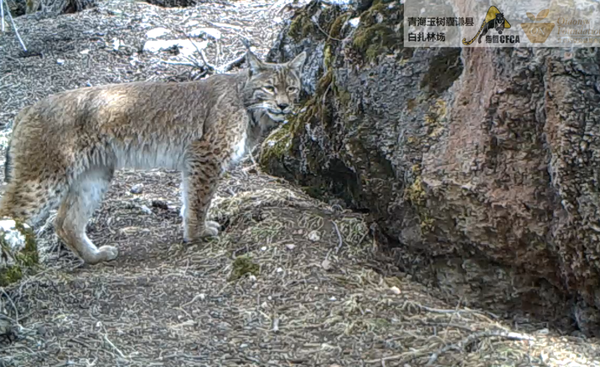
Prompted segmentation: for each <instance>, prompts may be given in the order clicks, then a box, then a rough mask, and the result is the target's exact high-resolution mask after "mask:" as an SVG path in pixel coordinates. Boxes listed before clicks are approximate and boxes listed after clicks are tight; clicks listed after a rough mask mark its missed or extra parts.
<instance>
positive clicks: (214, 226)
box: [206, 220, 221, 231]
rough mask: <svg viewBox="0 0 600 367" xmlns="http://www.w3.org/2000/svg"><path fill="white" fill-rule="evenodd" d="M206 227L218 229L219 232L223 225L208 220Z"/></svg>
mask: <svg viewBox="0 0 600 367" xmlns="http://www.w3.org/2000/svg"><path fill="white" fill-rule="evenodd" d="M206 226H207V227H212V228H216V229H217V231H219V230H221V225H220V224H219V222H215V221H212V220H207V221H206Z"/></svg>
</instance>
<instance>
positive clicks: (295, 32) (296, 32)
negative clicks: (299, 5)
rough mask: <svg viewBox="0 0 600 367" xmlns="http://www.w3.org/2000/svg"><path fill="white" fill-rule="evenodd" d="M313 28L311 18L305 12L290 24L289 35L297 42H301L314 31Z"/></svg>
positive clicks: (299, 14)
mask: <svg viewBox="0 0 600 367" xmlns="http://www.w3.org/2000/svg"><path fill="white" fill-rule="evenodd" d="M312 27H313V25H312V23H311V20H310V17H309V16H308V15H307V14H306V13H305V12H300V13H298V14H297V15H296V17H295V18H294V19H293V20H292V22H291V23H290V29H289V35H290V36H291V37H292V38H293V39H295V40H300V39H301V38H302V37H306V36H307V35H308V34H309V33H310V32H311V31H312Z"/></svg>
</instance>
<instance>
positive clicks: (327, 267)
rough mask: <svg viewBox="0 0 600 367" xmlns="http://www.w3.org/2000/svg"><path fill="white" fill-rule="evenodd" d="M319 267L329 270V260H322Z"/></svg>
mask: <svg viewBox="0 0 600 367" xmlns="http://www.w3.org/2000/svg"><path fill="white" fill-rule="evenodd" d="M321 267H322V268H323V269H324V270H329V269H331V261H329V260H327V259H325V260H323V262H322V263H321Z"/></svg>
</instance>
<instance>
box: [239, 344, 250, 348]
mask: <svg viewBox="0 0 600 367" xmlns="http://www.w3.org/2000/svg"><path fill="white" fill-rule="evenodd" d="M240 348H241V349H244V348H248V344H246V343H244V344H240Z"/></svg>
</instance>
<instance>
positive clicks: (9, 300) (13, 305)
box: [0, 287, 19, 324]
mask: <svg viewBox="0 0 600 367" xmlns="http://www.w3.org/2000/svg"><path fill="white" fill-rule="evenodd" d="M0 291H2V294H4V297H6V299H8V302H10V304H11V306H12V308H13V310H14V311H15V321H16V322H17V324H18V323H19V310H17V306H15V303H14V302H13V300H12V298H10V296H9V295H8V294H7V293H6V292H5V291H4V287H2V288H0Z"/></svg>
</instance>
